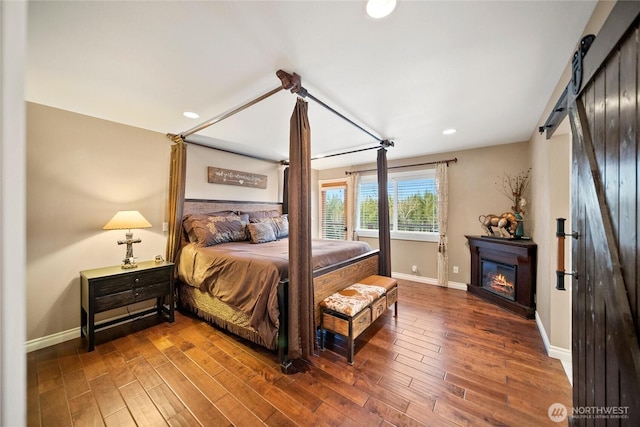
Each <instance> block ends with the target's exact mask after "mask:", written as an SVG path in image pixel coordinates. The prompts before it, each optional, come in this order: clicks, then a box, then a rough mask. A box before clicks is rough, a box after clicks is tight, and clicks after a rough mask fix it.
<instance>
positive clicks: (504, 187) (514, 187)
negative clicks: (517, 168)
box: [496, 168, 531, 215]
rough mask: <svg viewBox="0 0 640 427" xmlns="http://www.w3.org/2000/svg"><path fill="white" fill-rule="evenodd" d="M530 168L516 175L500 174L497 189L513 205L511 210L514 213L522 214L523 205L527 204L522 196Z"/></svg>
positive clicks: (527, 184) (527, 182)
mask: <svg viewBox="0 0 640 427" xmlns="http://www.w3.org/2000/svg"><path fill="white" fill-rule="evenodd" d="M530 174H531V168H529V169H527V170H526V171H522V172H520V173H519V174H518V175H515V176H514V175H510V174H507V173H504V174H502V177H500V178H499V179H500V182H499V183H496V184H497V185H498V190H500V191H502V193H504V195H505V196H507V198H508V199H509V200H511V203H513V205H512V206H511V210H512V211H513V212H514V213H519V214H520V215H524V206H525V205H526V204H527V201H526V199H525V198H524V197H523V196H524V193H525V191H526V190H527V188H528V187H529V182H530Z"/></svg>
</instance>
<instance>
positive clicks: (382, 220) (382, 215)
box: [378, 148, 391, 277]
mask: <svg viewBox="0 0 640 427" xmlns="http://www.w3.org/2000/svg"><path fill="white" fill-rule="evenodd" d="M378 239H379V242H380V265H379V272H380V275H381V276H387V277H391V234H390V226H389V193H388V191H387V150H385V149H384V148H380V149H378Z"/></svg>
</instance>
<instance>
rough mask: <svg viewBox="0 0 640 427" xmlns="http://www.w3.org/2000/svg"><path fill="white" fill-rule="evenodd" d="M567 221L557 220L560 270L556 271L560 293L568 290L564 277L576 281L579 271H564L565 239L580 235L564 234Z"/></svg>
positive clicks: (575, 237) (574, 233)
mask: <svg viewBox="0 0 640 427" xmlns="http://www.w3.org/2000/svg"><path fill="white" fill-rule="evenodd" d="M565 221H566V219H565V218H556V237H557V238H558V268H557V270H556V279H557V280H556V289H557V290H559V291H564V290H566V289H565V288H564V276H573V278H574V279H577V278H578V272H577V271H572V272H571V273H567V272H566V271H565V270H564V238H565V237H567V236H570V237H573V238H574V239H577V238H578V233H577V232H575V231H574V232H573V233H571V234H566V233H565V232H564V222H565Z"/></svg>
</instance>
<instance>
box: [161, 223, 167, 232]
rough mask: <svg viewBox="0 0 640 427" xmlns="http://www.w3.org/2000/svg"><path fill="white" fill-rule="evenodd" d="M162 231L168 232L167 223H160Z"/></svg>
mask: <svg viewBox="0 0 640 427" xmlns="http://www.w3.org/2000/svg"><path fill="white" fill-rule="evenodd" d="M162 231H169V223H168V222H163V223H162Z"/></svg>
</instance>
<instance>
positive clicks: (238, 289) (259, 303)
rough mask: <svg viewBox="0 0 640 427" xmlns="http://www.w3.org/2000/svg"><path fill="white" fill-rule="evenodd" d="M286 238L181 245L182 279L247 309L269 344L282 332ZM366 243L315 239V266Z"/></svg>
mask: <svg viewBox="0 0 640 427" xmlns="http://www.w3.org/2000/svg"><path fill="white" fill-rule="evenodd" d="M288 245H289V243H288V240H287V239H282V240H278V241H275V242H269V243H261V244H251V243H249V242H248V241H243V242H232V243H223V244H219V245H215V246H207V247H200V246H196V245H194V244H191V243H190V244H188V245H186V246H184V247H183V248H182V251H181V254H180V260H179V262H178V276H179V278H180V280H181V281H182V282H183V283H186V284H188V285H190V286H194V287H197V288H199V289H200V290H202V291H206V292H208V293H210V294H211V295H212V296H214V297H216V298H218V299H220V301H222V302H224V303H226V304H228V305H230V306H232V307H234V308H237V309H239V310H242V311H243V312H245V313H247V315H249V316H250V318H251V326H252V327H253V328H254V329H256V331H257V332H258V333H259V334H260V336H261V337H262V339H263V340H265V342H272V341H273V338H274V337H275V335H276V334H277V332H278V315H279V310H278V298H277V289H278V282H279V281H280V280H281V279H286V278H287V277H288V269H289V260H288V253H289V246H288ZM370 250H371V247H370V246H369V245H368V244H367V243H365V242H357V241H344V240H320V239H314V240H313V241H312V263H313V269H314V270H316V269H318V268H322V267H326V266H329V265H332V264H336V263H337V262H340V261H343V260H347V259H349V258H353V257H355V256H358V255H360V254H364V253H366V252H369V251H370Z"/></svg>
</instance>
